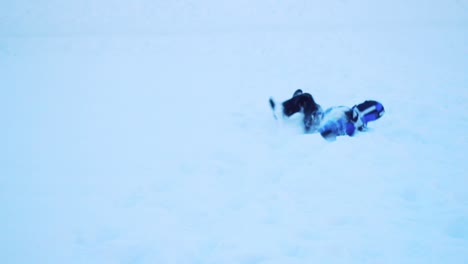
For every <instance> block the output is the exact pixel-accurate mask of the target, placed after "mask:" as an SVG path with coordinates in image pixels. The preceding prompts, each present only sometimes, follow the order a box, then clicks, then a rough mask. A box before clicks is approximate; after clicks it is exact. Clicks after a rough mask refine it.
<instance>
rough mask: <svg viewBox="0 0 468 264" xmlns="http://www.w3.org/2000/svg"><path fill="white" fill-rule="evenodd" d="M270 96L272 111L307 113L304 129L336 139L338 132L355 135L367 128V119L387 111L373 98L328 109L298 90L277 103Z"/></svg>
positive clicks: (375, 117)
mask: <svg viewBox="0 0 468 264" xmlns="http://www.w3.org/2000/svg"><path fill="white" fill-rule="evenodd" d="M276 105H277V104H276V103H275V101H274V100H273V99H272V98H270V106H271V108H272V109H273V112H275V111H276V110H280V111H281V112H282V115H283V116H287V117H290V116H292V115H293V114H295V113H298V112H301V113H303V114H304V119H303V123H304V130H305V132H306V133H312V132H316V131H318V132H319V133H320V135H322V137H323V138H325V139H327V140H335V139H336V137H337V136H343V135H348V136H353V135H355V133H356V131H364V130H365V129H366V128H367V123H368V122H370V121H374V120H377V119H379V118H380V117H381V116H382V115H383V114H384V113H385V110H384V107H383V105H382V104H381V103H379V102H377V101H373V100H367V101H364V102H363V103H361V104H358V105H355V106H353V107H351V108H349V107H346V106H335V107H330V108H328V109H327V110H325V112H323V111H322V107H321V106H320V105H319V104H317V103H316V102H315V100H314V98H313V97H312V95H310V94H309V93H303V92H302V90H300V89H299V90H296V92H294V94H293V97H292V98H291V99H289V100H286V101H284V102H283V103H282V104H281V105H280V107H276ZM274 116H275V118H276V114H274Z"/></svg>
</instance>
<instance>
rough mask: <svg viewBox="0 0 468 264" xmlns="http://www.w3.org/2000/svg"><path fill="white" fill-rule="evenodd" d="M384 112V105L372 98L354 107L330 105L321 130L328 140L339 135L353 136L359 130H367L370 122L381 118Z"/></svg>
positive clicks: (321, 123)
mask: <svg viewBox="0 0 468 264" xmlns="http://www.w3.org/2000/svg"><path fill="white" fill-rule="evenodd" d="M384 113H385V111H384V107H383V105H382V104H381V103H379V102H377V101H372V100H369V101H365V102H363V103H361V104H358V105H355V106H353V107H352V108H349V107H346V106H336V107H330V108H328V109H327V110H325V112H324V113H323V117H322V121H321V122H320V127H319V132H320V134H321V135H322V137H324V138H325V139H327V140H335V139H336V137H337V136H344V135H348V136H353V135H355V133H356V131H357V130H359V131H363V130H365V129H366V127H367V123H368V122H370V121H374V120H377V119H379V118H380V117H381V116H382V115H383V114H384Z"/></svg>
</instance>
